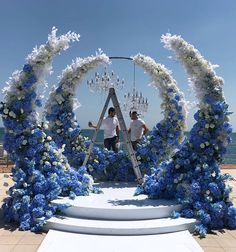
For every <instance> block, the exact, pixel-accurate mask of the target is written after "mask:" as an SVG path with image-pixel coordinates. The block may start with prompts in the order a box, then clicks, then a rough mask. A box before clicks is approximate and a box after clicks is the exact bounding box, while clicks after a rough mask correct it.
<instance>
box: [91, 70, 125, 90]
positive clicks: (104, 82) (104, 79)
mask: <svg viewBox="0 0 236 252" xmlns="http://www.w3.org/2000/svg"><path fill="white" fill-rule="evenodd" d="M124 83H125V82H124V79H122V80H121V79H120V78H119V76H118V75H115V74H114V72H113V71H112V72H111V73H109V72H108V71H107V68H106V67H105V69H104V73H103V74H101V75H100V74H99V73H98V72H95V77H94V79H93V78H92V79H91V80H87V86H88V88H89V90H90V91H92V92H94V91H99V92H103V91H105V92H107V91H108V90H109V88H115V89H122V88H123V87H124Z"/></svg>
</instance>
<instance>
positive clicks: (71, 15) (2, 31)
mask: <svg viewBox="0 0 236 252" xmlns="http://www.w3.org/2000/svg"><path fill="white" fill-rule="evenodd" d="M53 26H56V27H57V28H58V34H63V33H66V32H67V31H74V32H77V33H79V34H80V35H81V39H80V42H78V43H73V44H72V45H71V48H70V49H68V50H67V51H66V52H63V53H62V54H61V55H60V56H57V57H56V58H55V59H54V62H53V67H54V74H53V75H52V76H50V77H48V79H47V81H48V84H49V87H48V90H47V91H48V92H49V91H50V88H51V86H52V85H53V84H56V83H57V82H58V81H57V76H58V75H60V73H61V71H62V70H63V69H64V68H65V67H66V66H67V65H68V64H71V61H72V59H74V58H75V57H87V56H90V55H91V54H95V51H96V50H97V49H98V48H102V49H103V51H104V52H105V53H106V54H107V55H109V56H127V57H129V56H132V55H135V54H137V53H139V52H140V53H143V54H145V55H148V56H150V57H152V58H153V59H155V60H156V61H157V62H158V63H162V64H164V65H165V66H166V67H167V68H168V69H171V70H172V72H173V77H174V78H175V79H176V80H177V82H178V86H179V88H180V89H181V90H182V91H183V92H184V93H185V96H186V99H187V100H190V101H194V100H195V99H194V95H193V94H192V93H191V92H190V90H189V87H188V82H187V76H186V74H185V72H184V69H183V67H182V66H181V65H180V64H179V63H178V62H176V61H173V60H171V59H169V58H168V56H170V55H172V56H173V53H172V52H170V51H167V50H166V49H164V48H163V45H162V44H161V42H160V37H161V35H162V34H164V33H167V32H170V33H172V34H178V35H181V36H182V37H183V38H184V39H185V40H187V41H188V42H190V43H192V44H193V45H194V46H195V47H196V48H197V49H198V50H199V51H200V52H201V53H202V55H203V56H204V57H205V58H206V59H208V60H209V61H211V62H212V63H213V64H218V65H219V66H220V67H219V68H217V69H216V72H217V74H218V75H220V76H222V77H223V78H224V80H225V86H224V93H225V97H226V100H227V102H228V103H229V105H230V110H231V111H233V112H235V108H236V99H235V93H236V84H235V83H236V67H235V66H236V51H235V45H236V32H235V27H236V1H234V0H225V1H221V0H198V1H194V0H179V1H174V0H172V1H171V0H165V1H159V0H145V1H141V0H119V1H115V0H93V1H92V0H86V1H84V0H50V1H49V0H40V1H32V0H21V1H17V0H14V1H13V0H8V1H1V2H0V35H1V39H0V85H1V89H2V88H3V87H4V86H5V82H6V81H7V80H8V78H9V77H10V76H11V74H12V72H13V71H14V70H16V69H21V67H22V66H23V64H24V63H25V58H26V56H27V55H28V54H29V53H30V52H31V50H32V48H33V47H34V46H35V45H40V44H42V43H44V42H45V41H46V40H47V35H48V33H49V32H50V31H51V28H52V27H53ZM109 69H110V70H112V69H113V70H114V71H115V72H116V73H117V74H118V75H119V76H120V77H122V78H124V79H125V87H124V89H123V90H122V91H118V97H119V99H120V101H121V102H122V101H123V95H124V93H125V92H127V91H129V90H130V89H131V87H132V82H133V65H132V62H130V61H121V60H120V61H113V62H112V65H111V66H110V67H109ZM136 69H137V71H136V86H137V88H138V89H139V90H140V91H142V92H143V94H144V95H145V96H146V97H147V98H148V99H149V102H150V105H149V112H148V113H147V114H146V115H145V117H144V119H145V121H146V122H147V124H148V126H149V128H152V127H153V126H154V125H155V124H156V123H157V122H158V121H159V120H160V119H161V118H162V116H161V114H160V103H161V100H160V98H159V95H158V92H157V91H155V90H154V89H153V88H151V87H148V83H149V78H148V76H146V75H145V74H144V73H143V70H142V69H140V68H138V67H137V68H136ZM90 77H91V76H90V75H88V79H89V78H90ZM86 80H87V78H86V79H85V81H84V82H83V83H81V86H79V87H78V89H77V92H76V97H77V98H78V100H79V101H80V103H81V104H82V106H81V107H80V108H79V109H78V110H77V111H76V115H77V119H78V121H79V123H80V125H81V127H82V128H84V127H87V122H88V120H92V121H94V122H96V121H97V120H98V118H99V115H100V113H101V110H102V107H103V104H104V102H105V97H106V96H105V95H104V94H103V95H101V94H97V93H96V94H95V93H91V92H89V91H88V88H87V87H86ZM48 92H47V93H48ZM2 99H3V95H2V94H1V95H0V100H2ZM193 113H194V109H193V110H191V111H190V114H189V117H188V126H189V129H190V128H191V126H192V124H193V123H194V120H193ZM125 118H126V119H127V122H128V117H127V116H126V117H125ZM231 122H232V124H233V127H234V131H236V130H235V129H236V115H235V114H233V115H232V116H231Z"/></svg>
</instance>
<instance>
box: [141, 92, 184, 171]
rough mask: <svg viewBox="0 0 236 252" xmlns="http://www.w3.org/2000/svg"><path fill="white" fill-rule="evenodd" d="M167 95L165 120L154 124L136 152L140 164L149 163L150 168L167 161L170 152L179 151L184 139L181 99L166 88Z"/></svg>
mask: <svg viewBox="0 0 236 252" xmlns="http://www.w3.org/2000/svg"><path fill="white" fill-rule="evenodd" d="M167 93H168V105H169V106H170V108H166V109H165V111H164V114H165V119H164V120H162V121H161V122H159V123H157V124H156V126H155V127H154V128H153V130H152V131H151V132H150V134H149V136H148V137H147V139H146V141H144V143H143V144H142V145H141V146H139V150H138V154H140V156H141V159H142V162H143V161H144V163H146V162H147V164H148V163H150V161H151V163H152V164H151V166H152V165H153V164H160V163H161V162H162V161H164V160H168V159H169V158H170V153H171V151H170V150H174V149H175V150H178V149H180V148H181V146H182V141H183V138H184V132H183V125H184V124H185V117H184V116H183V115H182V114H181V112H182V110H183V107H182V105H181V103H182V101H181V97H180V96H179V95H178V93H177V92H176V90H174V89H173V88H168V89H167ZM172 155H173V154H172ZM145 161H146V162H145ZM147 164H144V165H147Z"/></svg>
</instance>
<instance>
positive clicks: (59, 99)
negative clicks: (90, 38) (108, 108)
mask: <svg viewBox="0 0 236 252" xmlns="http://www.w3.org/2000/svg"><path fill="white" fill-rule="evenodd" d="M108 63H109V57H107V56H106V55H105V54H104V53H103V52H102V50H101V49H99V50H98V52H96V56H90V57H87V58H76V59H75V60H74V61H73V62H72V64H71V65H69V66H67V67H66V68H65V69H64V70H63V71H62V75H61V76H60V82H59V84H58V86H57V87H53V90H52V91H51V93H50V97H49V99H48V101H47V102H46V106H45V113H46V114H47V115H49V114H50V113H51V108H52V107H53V106H54V105H57V106H59V107H60V106H62V104H63V103H64V102H65V100H66V102H67V106H68V105H72V106H71V107H72V108H73V109H75V108H77V107H78V106H79V102H78V101H77V99H76V98H75V89H76V87H77V86H78V85H79V84H80V83H81V81H82V79H83V77H84V76H85V75H86V74H87V73H88V71H90V70H92V69H94V68H95V67H97V66H98V65H100V64H108ZM58 89H60V91H59V92H57V90H58ZM71 112H73V111H71ZM55 123H56V122H55ZM57 123H59V122H57ZM52 126H53V125H52V124H50V127H52Z"/></svg>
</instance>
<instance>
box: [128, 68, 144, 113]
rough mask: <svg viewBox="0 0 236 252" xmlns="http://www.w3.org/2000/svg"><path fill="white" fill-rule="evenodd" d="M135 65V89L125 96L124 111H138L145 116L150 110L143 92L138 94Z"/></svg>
mask: <svg viewBox="0 0 236 252" xmlns="http://www.w3.org/2000/svg"><path fill="white" fill-rule="evenodd" d="M135 84H136V83H135V63H134V78H133V89H132V90H131V92H128V93H127V94H125V95H124V99H125V101H124V105H123V108H124V111H126V112H130V111H131V112H132V111H137V113H138V114H141V115H143V114H144V113H145V112H147V110H148V99H147V98H144V97H143V94H142V92H138V91H137V90H136V86H135Z"/></svg>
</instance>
